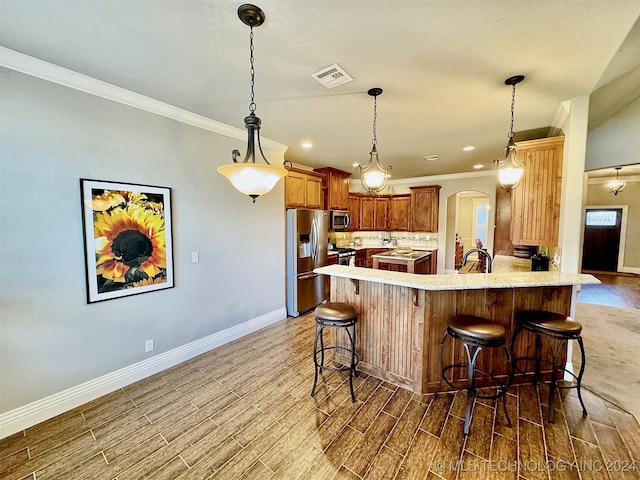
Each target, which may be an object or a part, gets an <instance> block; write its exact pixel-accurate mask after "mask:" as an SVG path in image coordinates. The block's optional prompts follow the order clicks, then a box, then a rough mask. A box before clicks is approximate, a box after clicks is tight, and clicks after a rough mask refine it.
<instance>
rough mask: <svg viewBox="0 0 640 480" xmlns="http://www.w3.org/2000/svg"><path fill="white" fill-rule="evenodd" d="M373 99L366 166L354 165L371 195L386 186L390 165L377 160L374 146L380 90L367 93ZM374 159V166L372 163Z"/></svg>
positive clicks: (375, 142) (376, 141)
mask: <svg viewBox="0 0 640 480" xmlns="http://www.w3.org/2000/svg"><path fill="white" fill-rule="evenodd" d="M367 93H368V94H369V95H371V96H372V97H373V140H372V141H371V145H372V146H371V152H370V153H369V161H368V162H367V163H366V165H364V166H362V165H360V164H359V163H356V164H354V166H355V167H356V168H358V169H359V170H360V181H361V182H362V186H363V187H364V189H365V190H366V191H368V192H369V193H372V194H374V195H375V194H377V193H380V192H381V191H382V190H384V187H386V186H387V180H389V172H390V171H391V165H389V166H388V167H383V166H382V164H381V163H380V159H379V158H378V149H377V147H376V144H377V143H378V140H377V138H376V121H377V118H378V95H381V94H382V89H381V88H378V87H376V88H372V89H370V90H369V91H368V92H367ZM374 159H375V166H374V165H373V161H374Z"/></svg>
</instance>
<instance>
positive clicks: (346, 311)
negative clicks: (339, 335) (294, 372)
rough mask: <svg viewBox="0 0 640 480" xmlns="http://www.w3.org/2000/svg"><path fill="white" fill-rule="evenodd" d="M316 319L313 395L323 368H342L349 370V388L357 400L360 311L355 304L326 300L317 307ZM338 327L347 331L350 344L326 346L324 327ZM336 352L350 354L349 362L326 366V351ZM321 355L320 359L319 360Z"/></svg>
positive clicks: (335, 370)
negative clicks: (357, 331) (357, 348)
mask: <svg viewBox="0 0 640 480" xmlns="http://www.w3.org/2000/svg"><path fill="white" fill-rule="evenodd" d="M314 315H315V320H316V322H315V323H316V334H315V336H314V338H313V363H314V365H315V374H314V378H313V387H312V388H311V396H312V397H313V396H315V394H316V387H317V385H318V374H320V373H322V371H323V370H329V371H333V372H337V371H341V370H349V390H351V402H355V401H356V396H355V392H354V391H353V377H354V376H356V377H357V376H358V371H357V370H356V366H357V365H358V362H359V361H360V359H359V358H358V354H357V353H356V323H357V322H358V312H357V310H356V308H355V307H354V306H353V305H350V304H348V303H342V302H326V303H323V304H321V305H318V307H316V309H315V312H314ZM325 328H336V329H342V331H343V332H345V333H346V335H347V337H348V339H349V344H348V346H342V345H332V346H325V344H324V335H323V332H324V329H325ZM329 351H332V352H335V353H342V354H348V355H349V364H348V365H341V366H338V367H329V366H325V363H324V355H325V352H329ZM318 356H320V361H318Z"/></svg>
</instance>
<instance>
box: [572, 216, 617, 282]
mask: <svg viewBox="0 0 640 480" xmlns="http://www.w3.org/2000/svg"><path fill="white" fill-rule="evenodd" d="M624 213H626V212H625V211H624V209H623V208H622V207H620V208H611V207H603V208H598V207H587V209H586V213H585V225H584V243H583V247H582V270H593V271H599V272H617V271H618V265H622V259H621V258H620V254H621V252H623V251H624V250H623V249H621V248H620V247H621V245H620V244H621V240H622V238H624V237H623V236H622V230H623V216H624V215H623V214H624Z"/></svg>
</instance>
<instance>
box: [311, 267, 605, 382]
mask: <svg viewBox="0 0 640 480" xmlns="http://www.w3.org/2000/svg"><path fill="white" fill-rule="evenodd" d="M518 260H519V259H515V260H514V259H512V258H510V257H500V256H498V257H496V259H495V266H496V268H495V269H494V273H488V274H484V273H480V274H468V275H463V274H445V275H416V274H411V273H404V272H394V271H389V270H375V269H367V268H360V267H349V266H342V265H331V266H326V267H321V268H317V269H315V270H314V271H315V272H316V273H321V274H324V275H328V276H330V277H331V293H330V299H331V301H334V302H344V303H349V304H352V305H354V306H355V307H356V309H357V311H358V323H357V339H358V345H357V351H358V355H359V357H360V363H359V365H358V369H359V370H361V371H363V372H365V373H367V374H370V375H373V376H375V377H377V378H381V379H383V380H385V381H388V382H390V383H392V384H394V385H398V386H401V387H403V388H406V389H409V390H411V391H413V392H415V393H419V394H425V393H431V392H435V391H436V389H437V386H438V383H439V380H440V343H441V341H442V337H443V334H444V332H445V330H446V325H447V320H448V319H449V317H450V316H451V315H460V314H462V315H475V316H479V317H484V318H488V319H490V320H492V321H494V322H497V323H499V324H500V325H502V326H504V328H505V329H506V334H507V338H508V339H509V338H511V334H512V332H513V330H514V313H516V312H518V311H521V310H534V309H540V310H547V311H550V312H554V313H559V314H563V315H570V314H571V312H572V305H573V302H574V301H575V291H576V286H578V285H582V284H591V283H599V281H598V280H597V279H596V278H595V277H593V276H591V275H584V274H567V273H561V272H559V271H557V270H552V271H549V272H531V271H527V270H526V268H525V267H524V266H523V264H522V262H518ZM529 266H530V263H529ZM529 268H530V267H529ZM534 338H535V337H534V335H532V334H529V332H523V336H522V337H521V341H519V342H518V346H517V351H515V352H513V355H514V356H517V357H524V356H527V354H528V353H529V352H531V351H532V349H533V345H534ZM335 342H336V343H337V344H341V343H343V342H346V339H345V338H342V337H341V336H339V335H338V336H336V338H335ZM543 348H544V349H547V348H548V346H546V345H545V346H544V347H543ZM530 349H531V350H530ZM543 352H544V350H543ZM486 353H487V354H486V355H483V356H482V358H481V359H480V360H479V366H480V367H481V368H484V369H489V370H491V371H494V372H496V376H497V377H498V378H502V379H505V378H506V377H507V376H508V374H509V367H508V365H506V362H505V360H504V355H496V356H492V355H491V353H490V352H486ZM464 355H465V353H464V349H463V347H462V346H460V345H453V344H449V343H447V344H445V347H444V350H443V357H444V358H445V359H446V360H447V361H449V360H451V362H453V363H455V362H454V360H455V361H456V362H457V361H459V360H460V359H461V358H463V357H464ZM337 360H341V359H339V358H338V359H337ZM542 373H543V378H544V375H545V373H547V376H548V374H549V372H544V371H543V372H542ZM451 375H452V377H451V378H450V380H451V383H452V384H453V385H454V387H459V388H461V389H462V388H465V386H466V383H467V379H466V377H465V375H466V374H465V372H463V371H457V370H456V371H453V372H451ZM521 380H522V379H521V378H519V377H518V376H516V378H515V380H514V381H515V382H516V383H517V382H518V381H521ZM444 388H451V387H449V386H447V385H446V384H444V383H443V389H444Z"/></svg>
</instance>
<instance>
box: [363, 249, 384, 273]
mask: <svg viewBox="0 0 640 480" xmlns="http://www.w3.org/2000/svg"><path fill="white" fill-rule="evenodd" d="M388 250H389V247H384V248H367V250H366V252H367V253H366V258H365V264H364V266H365V267H367V268H373V256H374V255H377V254H378V253H382V252H386V251H388Z"/></svg>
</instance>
